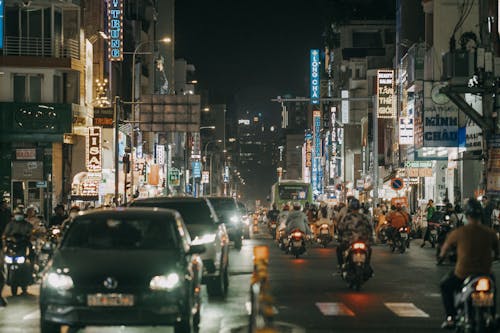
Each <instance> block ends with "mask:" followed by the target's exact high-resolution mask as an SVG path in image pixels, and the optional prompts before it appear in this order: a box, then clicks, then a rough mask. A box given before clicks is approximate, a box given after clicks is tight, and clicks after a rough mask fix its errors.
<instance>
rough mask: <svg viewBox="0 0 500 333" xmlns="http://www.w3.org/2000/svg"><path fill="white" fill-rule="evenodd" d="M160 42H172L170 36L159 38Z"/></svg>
mask: <svg viewBox="0 0 500 333" xmlns="http://www.w3.org/2000/svg"><path fill="white" fill-rule="evenodd" d="M160 42H162V43H165V44H167V43H170V42H172V38H170V37H165V38H162V39H160Z"/></svg>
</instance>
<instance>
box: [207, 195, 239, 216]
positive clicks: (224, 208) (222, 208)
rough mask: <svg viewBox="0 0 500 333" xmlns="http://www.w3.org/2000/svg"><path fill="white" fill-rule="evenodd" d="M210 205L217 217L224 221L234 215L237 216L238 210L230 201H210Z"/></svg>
mask: <svg viewBox="0 0 500 333" xmlns="http://www.w3.org/2000/svg"><path fill="white" fill-rule="evenodd" d="M210 203H211V204H212V206H213V207H214V209H215V212H216V213H217V216H219V217H220V218H222V219H224V220H227V219H230V218H231V217H233V216H234V215H235V214H238V209H237V208H236V205H235V203H234V201H232V200H227V199H210Z"/></svg>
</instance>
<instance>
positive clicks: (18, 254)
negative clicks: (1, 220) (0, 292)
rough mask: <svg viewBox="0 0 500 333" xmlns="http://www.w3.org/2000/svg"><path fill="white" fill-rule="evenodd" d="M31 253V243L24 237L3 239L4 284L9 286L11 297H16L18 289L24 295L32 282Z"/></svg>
mask: <svg viewBox="0 0 500 333" xmlns="http://www.w3.org/2000/svg"><path fill="white" fill-rule="evenodd" d="M33 251H34V250H33V248H32V245H31V242H30V240H29V238H28V237H26V236H25V235H14V236H12V237H7V238H6V239H5V247H4V255H5V257H4V265H5V272H6V279H5V283H6V284H7V285H8V286H10V290H11V293H12V296H16V295H17V291H18V288H19V287H21V290H22V291H23V293H26V292H27V291H28V286H29V285H31V284H33V282H34V281H33V265H32V255H33Z"/></svg>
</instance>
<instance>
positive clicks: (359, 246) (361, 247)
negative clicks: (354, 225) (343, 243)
mask: <svg viewBox="0 0 500 333" xmlns="http://www.w3.org/2000/svg"><path fill="white" fill-rule="evenodd" d="M352 248H353V249H355V250H364V249H366V245H365V244H364V243H354V244H352Z"/></svg>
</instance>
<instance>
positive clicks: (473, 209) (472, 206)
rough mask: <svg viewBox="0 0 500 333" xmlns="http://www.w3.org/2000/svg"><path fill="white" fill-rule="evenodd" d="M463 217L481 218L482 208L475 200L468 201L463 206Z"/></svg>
mask: <svg viewBox="0 0 500 333" xmlns="http://www.w3.org/2000/svg"><path fill="white" fill-rule="evenodd" d="M465 216H468V217H469V216H470V217H472V218H475V219H481V218H482V217H483V207H482V206H481V203H480V202H479V201H477V200H476V199H469V200H468V201H467V204H466V205H465Z"/></svg>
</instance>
